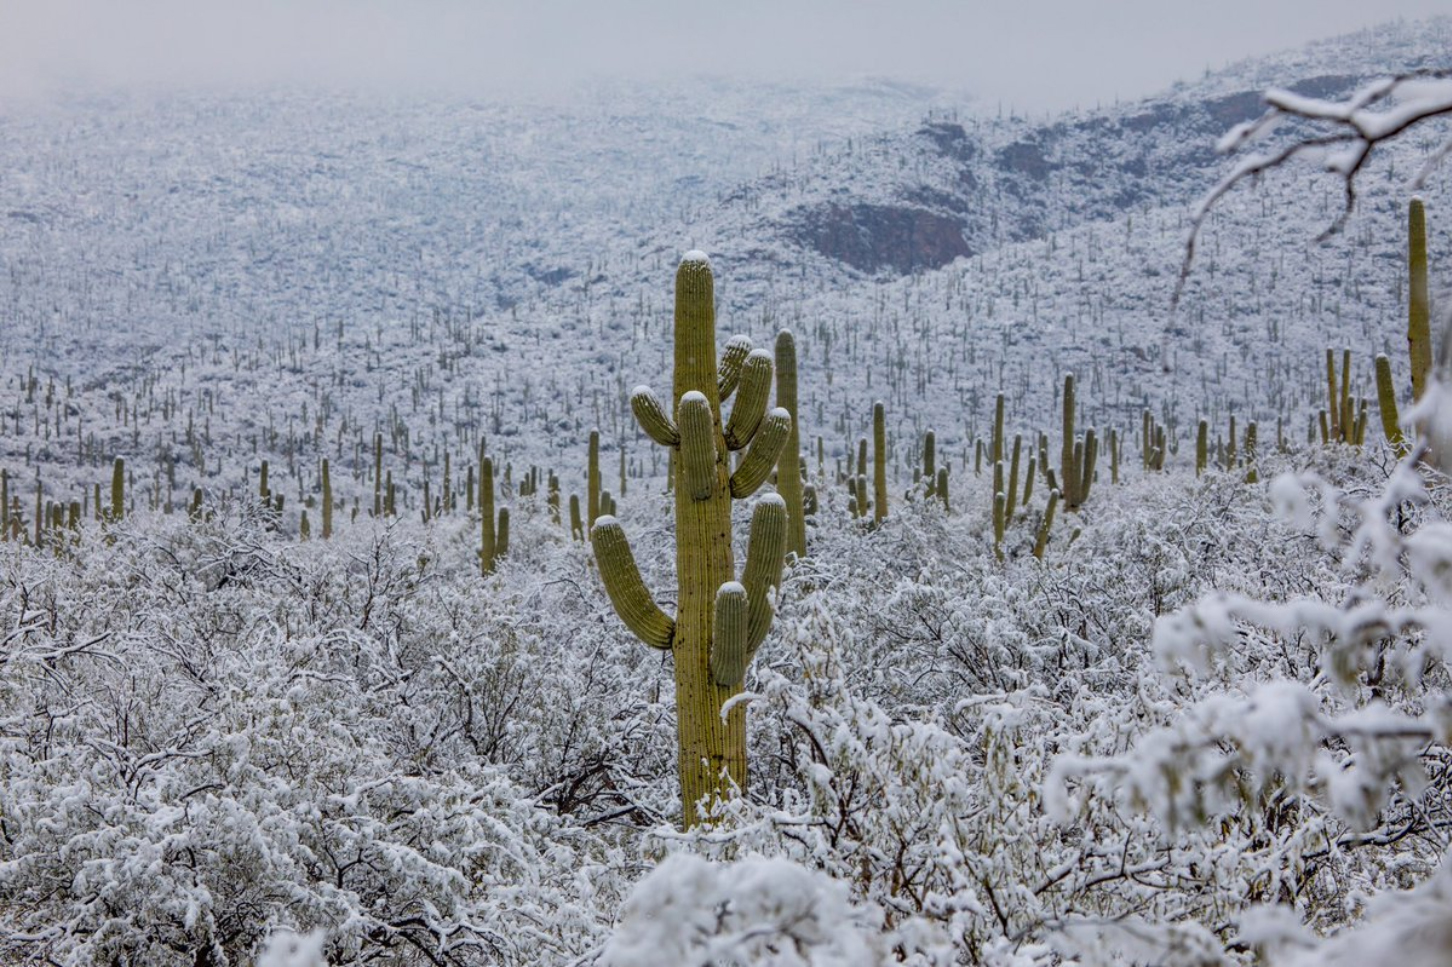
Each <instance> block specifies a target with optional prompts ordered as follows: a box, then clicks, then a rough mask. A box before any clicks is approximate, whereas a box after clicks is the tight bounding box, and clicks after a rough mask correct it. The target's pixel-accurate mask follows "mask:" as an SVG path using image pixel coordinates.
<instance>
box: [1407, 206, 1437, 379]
mask: <svg viewBox="0 0 1452 967" xmlns="http://www.w3.org/2000/svg"><path fill="white" fill-rule="evenodd" d="M1407 231H1408V235H1409V238H1408V240H1407V274H1408V282H1409V283H1410V288H1409V291H1408V293H1407V349H1408V350H1409V352H1410V354H1411V357H1412V399H1413V400H1414V401H1415V400H1420V399H1421V398H1422V393H1423V392H1424V391H1425V390H1426V388H1427V373H1428V372H1429V371H1430V370H1431V368H1432V329H1431V302H1430V300H1429V297H1428V294H1427V214H1426V210H1425V209H1424V208H1423V206H1422V199H1420V198H1413V199H1412V203H1411V206H1410V207H1409V208H1408V211H1407Z"/></svg>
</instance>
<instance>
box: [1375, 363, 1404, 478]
mask: <svg viewBox="0 0 1452 967" xmlns="http://www.w3.org/2000/svg"><path fill="white" fill-rule="evenodd" d="M1376 402H1377V408H1378V409H1379V410H1380V411H1381V431H1382V432H1383V433H1384V434H1386V442H1387V443H1388V444H1390V445H1391V448H1392V449H1393V450H1394V451H1396V454H1397V456H1399V457H1401V456H1405V455H1406V451H1407V444H1406V438H1405V437H1404V436H1403V435H1402V421H1401V414H1399V413H1398V412H1397V390H1396V384H1395V383H1393V382H1392V371H1391V360H1390V359H1387V358H1386V354H1385V353H1379V354H1377V357H1376Z"/></svg>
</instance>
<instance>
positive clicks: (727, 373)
mask: <svg viewBox="0 0 1452 967" xmlns="http://www.w3.org/2000/svg"><path fill="white" fill-rule="evenodd" d="M712 324H713V325H714V324H715V323H714V320H713V321H712ZM749 355H751V337H750V336H732V337H731V338H730V339H729V340H727V342H726V348H725V349H723V350H721V366H720V375H719V376H717V378H716V394H717V396H718V397H720V399H721V400H722V402H725V401H726V400H728V399H730V398H731V394H732V393H734V392H735V391H736V384H737V382H738V381H739V380H740V379H741V365H742V364H743V363H745V362H746V357H747V356H749Z"/></svg>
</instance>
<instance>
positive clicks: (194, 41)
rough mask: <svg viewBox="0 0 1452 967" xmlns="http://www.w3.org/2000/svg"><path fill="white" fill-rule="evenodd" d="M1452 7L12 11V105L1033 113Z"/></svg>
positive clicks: (512, 2)
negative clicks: (731, 79)
mask: <svg viewBox="0 0 1452 967" xmlns="http://www.w3.org/2000/svg"><path fill="white" fill-rule="evenodd" d="M1449 7H1452V4H1449V2H1448V0H1198V2H1183V0H1013V2H1008V0H1003V2H961V0H960V2H953V0H890V2H889V0H719V2H709V0H708V2H695V3H691V2H660V0H533V2H529V0H474V2H468V0H0V94H17V93H18V94H33V93H44V92H45V91H47V90H51V89H53V88H54V87H56V86H58V85H70V84H71V83H73V82H74V81H76V80H78V79H79V80H85V81H88V82H96V83H101V84H105V85H111V84H137V83H142V84H148V85H156V84H160V85H194V84H199V83H203V84H212V83H228V82H233V81H249V82H250V81H257V82H263V83H272V82H279V81H282V82H291V81H300V80H309V79H320V80H324V81H327V82H330V83H342V84H348V85H352V84H380V85H383V86H402V85H411V86H420V85H422V86H429V87H433V86H439V85H446V86H449V87H453V88H465V89H471V90H477V91H480V92H501V91H503V90H505V89H509V88H519V87H523V88H538V87H541V86H544V87H553V86H557V85H561V84H565V83H569V82H571V81H573V80H576V79H578V78H580V77H582V76H588V75H598V74H604V75H633V76H642V75H643V76H647V77H655V76H660V75H671V74H675V73H681V72H693V73H715V74H721V73H726V74H732V73H742V74H748V75H752V76H768V77H790V78H820V79H838V78H844V77H852V76H861V75H874V76H893V77H901V78H905V79H912V80H919V81H925V82H928V83H932V84H935V85H942V86H946V87H950V88H956V89H960V90H964V91H969V92H972V93H974V94H976V95H977V96H979V97H980V98H981V99H982V100H983V102H986V103H988V104H994V103H996V102H997V101H1000V100H1001V101H1003V102H1004V103H1005V105H1008V104H1012V105H1013V106H1015V107H1018V108H1021V109H1022V108H1027V109H1032V110H1040V109H1058V108H1068V107H1074V106H1076V105H1079V106H1089V105H1092V104H1093V103H1094V102H1096V101H1107V100H1112V99H1113V98H1115V97H1116V96H1120V97H1132V96H1140V95H1144V94H1149V93H1153V92H1155V91H1158V90H1160V89H1162V88H1163V87H1165V86H1167V85H1169V84H1170V83H1171V82H1173V81H1175V80H1177V79H1188V78H1193V77H1196V76H1198V75H1199V74H1200V73H1201V72H1202V71H1203V70H1204V69H1205V67H1206V66H1211V67H1218V66H1221V65H1222V64H1224V63H1226V62H1228V61H1233V60H1238V59H1240V58H1241V57H1245V56H1249V55H1252V54H1257V53H1265V52H1269V51H1273V50H1277V49H1280V48H1283V47H1288V46H1294V45H1297V44H1300V43H1303V42H1305V41H1308V40H1314V39H1318V38H1322V37H1327V36H1331V35H1333V34H1337V33H1343V32H1346V31H1349V30H1354V29H1356V28H1359V27H1363V26H1367V25H1369V24H1371V23H1374V22H1377V21H1380V20H1387V19H1392V18H1395V17H1398V16H1402V17H1408V18H1415V17H1423V16H1428V15H1431V14H1436V13H1444V12H1447V11H1448V10H1449Z"/></svg>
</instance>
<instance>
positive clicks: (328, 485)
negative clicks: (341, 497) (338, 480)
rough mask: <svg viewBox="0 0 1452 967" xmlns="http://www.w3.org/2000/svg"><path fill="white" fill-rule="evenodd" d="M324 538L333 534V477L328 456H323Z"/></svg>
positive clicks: (326, 538)
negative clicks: (330, 472) (329, 469)
mask: <svg viewBox="0 0 1452 967" xmlns="http://www.w3.org/2000/svg"><path fill="white" fill-rule="evenodd" d="M322 499H323V507H322V512H323V540H325V541H326V540H329V539H330V538H331V537H332V536H333V478H332V477H331V476H330V475H329V474H328V458H327V457H324V458H323V498H322Z"/></svg>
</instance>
